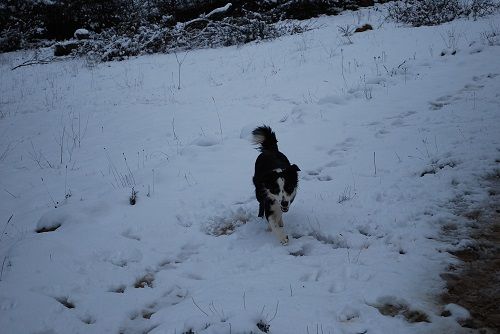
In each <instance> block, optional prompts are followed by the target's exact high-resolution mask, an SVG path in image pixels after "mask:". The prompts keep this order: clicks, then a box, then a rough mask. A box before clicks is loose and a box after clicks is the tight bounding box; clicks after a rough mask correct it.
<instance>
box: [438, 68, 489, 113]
mask: <svg viewBox="0 0 500 334" xmlns="http://www.w3.org/2000/svg"><path fill="white" fill-rule="evenodd" d="M497 76H498V74H496V73H488V74H485V75H480V76H474V77H472V80H473V81H474V83H468V84H466V85H464V87H463V88H461V89H459V90H458V91H456V92H455V93H452V94H447V95H443V96H441V97H438V98H437V99H436V100H434V101H430V102H429V104H430V107H429V108H430V109H431V110H440V109H442V108H443V107H445V106H447V105H450V104H452V103H453V102H455V101H459V100H463V99H470V93H471V92H472V93H473V94H475V92H476V91H479V90H480V89H482V88H484V86H485V85H483V84H480V83H479V82H484V81H486V80H488V79H493V78H495V77H497ZM473 99H474V100H475V95H474V97H473Z"/></svg>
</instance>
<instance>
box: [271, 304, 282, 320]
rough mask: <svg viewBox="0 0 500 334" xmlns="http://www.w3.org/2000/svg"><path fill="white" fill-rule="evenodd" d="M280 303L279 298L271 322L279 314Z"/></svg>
mask: <svg viewBox="0 0 500 334" xmlns="http://www.w3.org/2000/svg"><path fill="white" fill-rule="evenodd" d="M279 305H280V301H279V300H278V301H277V302H276V308H275V309H274V315H273V316H272V318H271V319H269V322H271V321H273V320H274V318H276V315H277V314H278V307H279Z"/></svg>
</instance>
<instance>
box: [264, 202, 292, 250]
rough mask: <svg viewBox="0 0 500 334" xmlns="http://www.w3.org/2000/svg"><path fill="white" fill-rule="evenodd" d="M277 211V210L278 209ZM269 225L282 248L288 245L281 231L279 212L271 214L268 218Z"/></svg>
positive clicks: (281, 222)
mask: <svg viewBox="0 0 500 334" xmlns="http://www.w3.org/2000/svg"><path fill="white" fill-rule="evenodd" d="M278 210H279V209H278ZM268 221H269V225H271V229H272V230H273V232H274V233H275V234H276V236H277V237H278V239H279V240H280V242H281V244H282V245H283V246H285V245H287V244H288V236H287V235H286V234H285V231H284V230H283V219H282V217H281V210H280V211H277V212H273V213H272V214H271V215H270V216H269V217H268Z"/></svg>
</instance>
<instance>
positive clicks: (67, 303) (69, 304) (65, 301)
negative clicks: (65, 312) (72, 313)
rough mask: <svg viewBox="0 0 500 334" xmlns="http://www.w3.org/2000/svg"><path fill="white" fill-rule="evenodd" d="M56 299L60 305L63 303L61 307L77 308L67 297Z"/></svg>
mask: <svg viewBox="0 0 500 334" xmlns="http://www.w3.org/2000/svg"><path fill="white" fill-rule="evenodd" d="M54 299H55V300H57V301H58V302H59V303H61V305H63V306H64V307H66V308H68V309H74V308H75V304H74V303H73V302H72V301H70V300H69V298H68V297H67V296H63V297H55V298H54Z"/></svg>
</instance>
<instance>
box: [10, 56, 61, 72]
mask: <svg viewBox="0 0 500 334" xmlns="http://www.w3.org/2000/svg"><path fill="white" fill-rule="evenodd" d="M54 60H56V57H52V56H51V57H46V58H43V59H38V55H35V56H34V57H33V58H31V59H29V60H26V61H25V62H23V63H21V64H19V65H17V66H14V67H13V68H11V69H10V70H11V71H14V70H15V69H18V68H20V67H24V66H31V65H45V64H50V63H52V62H53V61H54Z"/></svg>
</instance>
